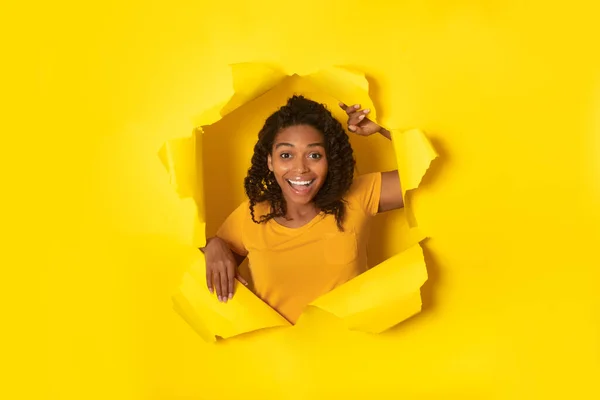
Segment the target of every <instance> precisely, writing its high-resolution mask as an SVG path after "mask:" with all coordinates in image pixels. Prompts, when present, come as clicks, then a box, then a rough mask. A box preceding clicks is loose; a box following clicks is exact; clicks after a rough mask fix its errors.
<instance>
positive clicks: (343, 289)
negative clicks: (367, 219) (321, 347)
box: [311, 244, 427, 333]
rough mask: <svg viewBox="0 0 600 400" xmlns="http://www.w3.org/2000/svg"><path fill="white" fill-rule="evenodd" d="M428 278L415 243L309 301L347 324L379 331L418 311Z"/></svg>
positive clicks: (420, 251) (350, 326) (418, 247)
mask: <svg viewBox="0 0 600 400" xmlns="http://www.w3.org/2000/svg"><path fill="white" fill-rule="evenodd" d="M425 281H427V268H426V267H425V261H424V259H423V251H422V249H421V247H420V246H419V245H418V244H416V245H413V246H412V247H410V248H408V249H407V250H405V251H403V252H401V253H399V254H396V255H395V256H393V257H392V258H389V259H387V260H385V261H384V262H382V263H381V264H379V265H377V266H375V267H374V268H371V269H370V270H368V271H367V272H365V273H363V274H361V275H359V276H357V277H356V278H354V279H352V280H351V281H348V282H346V283H345V284H343V285H341V286H339V287H337V288H335V290H333V291H331V292H329V293H327V294H325V295H323V296H321V297H320V298H318V299H317V300H316V301H314V302H313V303H311V306H314V307H318V308H320V309H322V310H324V311H327V312H329V313H330V314H333V315H335V316H336V317H338V318H340V319H342V320H343V321H344V322H345V323H346V325H347V326H348V328H350V329H355V330H361V331H366V332H371V333H379V332H383V331H384V330H386V329H388V328H391V327H392V326H394V325H396V324H398V322H400V321H403V320H405V319H407V318H409V317H411V316H413V315H415V314H417V313H418V312H419V311H421V296H420V289H421V286H422V285H423V284H424V283H425Z"/></svg>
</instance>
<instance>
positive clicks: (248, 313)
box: [159, 63, 437, 341]
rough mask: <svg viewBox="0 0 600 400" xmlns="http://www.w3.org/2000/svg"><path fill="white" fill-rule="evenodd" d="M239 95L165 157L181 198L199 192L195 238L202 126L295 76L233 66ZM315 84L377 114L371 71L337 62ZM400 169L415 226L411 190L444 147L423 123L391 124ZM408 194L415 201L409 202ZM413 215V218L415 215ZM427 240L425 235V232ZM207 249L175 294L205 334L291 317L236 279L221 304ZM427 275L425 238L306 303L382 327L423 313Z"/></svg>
mask: <svg viewBox="0 0 600 400" xmlns="http://www.w3.org/2000/svg"><path fill="white" fill-rule="evenodd" d="M232 77H233V88H234V94H233V95H232V96H231V97H230V99H229V100H227V101H224V102H221V103H219V104H217V105H215V106H213V107H210V108H209V109H207V110H206V111H204V112H203V113H201V114H200V115H199V116H198V117H197V118H196V119H195V122H196V123H197V126H199V127H198V128H197V130H196V132H194V134H192V136H191V137H188V138H183V139H175V140H171V141H169V142H167V143H166V144H165V145H164V146H163V147H162V148H161V149H160V151H159V158H160V159H161V161H162V163H163V165H165V168H166V169H167V171H168V173H169V175H170V178H171V183H172V184H173V187H174V189H175V190H176V192H177V193H178V195H179V196H180V197H181V198H182V199H186V198H193V199H194V200H195V202H196V205H197V215H196V223H195V231H194V238H193V243H194V245H195V246H197V247H201V246H203V245H204V244H205V241H206V238H205V210H204V197H203V196H204V193H203V184H202V177H203V171H202V170H201V164H202V163H198V162H197V154H201V151H202V133H203V130H202V126H206V125H211V124H213V123H215V122H217V121H219V120H220V119H221V118H223V117H225V116H226V115H227V114H229V113H230V112H231V111H233V110H235V109H236V108H238V107H241V106H243V105H244V104H246V103H248V102H250V101H252V100H253V99H256V98H257V97H259V96H261V95H262V94H264V93H266V92H268V91H269V90H271V89H272V88H274V87H276V86H277V85H278V84H279V83H281V82H282V81H283V80H284V79H286V78H288V77H289V76H288V75H284V74H282V73H281V72H278V71H276V70H274V69H272V68H270V67H268V66H266V65H263V64H252V63H243V64H235V65H233V66H232ZM302 78H303V79H307V80H309V81H310V83H311V84H312V85H313V86H315V87H316V88H318V89H319V90H321V91H323V92H324V93H326V94H328V95H329V96H331V97H333V98H335V99H336V100H338V101H342V102H344V103H346V104H355V103H359V104H361V106H362V107H363V108H370V109H371V113H370V115H369V118H372V119H373V120H375V121H376V110H375V106H374V104H373V102H372V100H371V98H370V97H369V85H368V81H367V80H366V78H365V76H364V74H361V73H357V72H354V71H351V70H349V69H345V68H341V67H331V68H327V69H323V70H321V71H317V72H315V73H311V74H308V75H306V76H302ZM391 132H392V143H393V148H394V151H395V155H396V159H397V165H398V170H399V174H400V178H401V182H402V191H403V196H404V199H405V208H407V210H406V213H405V214H406V215H407V219H408V221H409V224H410V226H411V227H414V226H416V221H415V219H414V215H412V211H410V205H409V204H408V203H410V200H409V198H410V196H409V195H410V193H409V192H410V191H412V190H414V189H416V188H417V187H418V186H419V184H420V182H421V179H422V177H423V176H424V174H425V172H426V171H427V169H428V168H429V165H430V164H431V162H432V160H433V159H435V158H436V157H437V153H436V152H435V150H434V149H433V147H432V146H431V144H430V143H429V141H428V140H427V138H426V137H425V135H424V134H423V132H421V131H420V130H418V129H412V130H409V131H406V132H403V131H400V130H393V129H392V130H391ZM407 200H408V201H407ZM411 221H412V222H411ZM419 240H420V239H419ZM205 280H206V278H205V261H204V257H203V255H202V253H200V252H199V258H198V260H197V261H196V263H194V264H193V265H192V267H191V268H190V270H189V271H188V272H186V273H185V274H184V276H183V278H182V283H181V286H180V288H179V291H178V292H177V293H176V294H175V295H174V296H173V302H174V308H175V311H176V312H177V313H178V314H179V315H180V316H181V317H182V318H183V319H184V320H185V321H186V322H187V323H188V324H189V325H190V326H191V327H192V328H193V329H194V330H195V331H196V332H197V333H198V334H199V335H200V336H201V337H202V338H203V339H204V340H206V341H215V340H216V338H217V337H221V338H230V337H233V336H236V335H240V334H243V333H246V332H252V331H256V330H259V329H264V328H273V327H286V326H290V325H291V324H290V323H289V322H288V321H287V320H286V319H285V318H283V317H282V316H281V315H280V314H278V313H277V312H276V311H275V310H273V309H272V308H271V307H269V306H268V305H267V304H266V303H264V302H263V301H262V300H261V299H259V298H258V297H257V296H256V295H254V293H252V292H251V291H250V290H249V289H247V288H246V287H244V286H243V285H241V284H239V282H237V281H236V287H235V295H234V297H233V299H231V300H229V301H228V302H227V303H220V302H219V301H218V300H217V298H216V295H214V294H211V293H210V292H209V291H208V289H207V287H206V282H205ZM426 280H427V269H426V266H425V261H424V259H423V253H422V250H421V247H420V246H419V244H418V242H415V243H414V245H412V246H410V247H408V249H407V250H405V251H403V252H400V253H398V254H397V255H395V256H393V257H391V258H389V259H388V260H386V261H384V262H382V263H380V264H379V265H377V266H375V267H374V268H372V269H370V270H369V271H367V272H365V273H364V274H362V275H360V276H358V277H356V278H354V279H353V280H351V281H349V282H347V283H345V284H344V285H341V286H339V287H337V288H335V289H334V290H332V291H331V292H329V293H326V294H325V295H323V296H321V297H320V298H319V299H317V300H315V301H314V302H313V303H311V305H310V306H307V307H318V308H320V309H322V310H324V311H326V312H328V313H330V314H332V315H335V316H336V317H338V318H340V319H342V320H343V321H344V323H345V324H346V326H348V328H349V329H355V330H361V331H365V332H372V333H379V332H382V331H384V330H386V329H388V328H390V327H392V326H394V325H397V324H398V323H400V322H402V321H403V320H405V319H407V318H409V317H411V316H413V315H414V314H416V313H418V312H419V311H420V309H421V297H420V288H421V286H422V285H423V283H424V282H425V281H426Z"/></svg>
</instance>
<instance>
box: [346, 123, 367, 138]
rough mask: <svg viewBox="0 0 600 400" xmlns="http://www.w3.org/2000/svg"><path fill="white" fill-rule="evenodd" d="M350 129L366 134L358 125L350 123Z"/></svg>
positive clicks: (359, 133)
mask: <svg viewBox="0 0 600 400" xmlns="http://www.w3.org/2000/svg"><path fill="white" fill-rule="evenodd" d="M348 130H350V131H352V132H354V133H356V134H357V135H363V136H364V135H365V132H364V130H363V129H362V128H361V127H360V126H358V125H348Z"/></svg>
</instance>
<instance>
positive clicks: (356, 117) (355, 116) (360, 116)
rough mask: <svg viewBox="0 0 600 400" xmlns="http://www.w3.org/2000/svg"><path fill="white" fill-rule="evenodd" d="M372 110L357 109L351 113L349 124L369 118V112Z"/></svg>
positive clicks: (355, 123) (356, 123) (358, 122)
mask: <svg viewBox="0 0 600 400" xmlns="http://www.w3.org/2000/svg"><path fill="white" fill-rule="evenodd" d="M370 111H371V110H369V109H368V108H367V109H364V110H362V111H357V112H355V113H352V114H350V117H349V118H348V125H358V124H360V123H361V122H362V121H363V120H365V119H366V118H367V114H369V112H370Z"/></svg>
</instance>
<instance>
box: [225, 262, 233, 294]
mask: <svg viewBox="0 0 600 400" xmlns="http://www.w3.org/2000/svg"><path fill="white" fill-rule="evenodd" d="M234 283H235V266H234V265H233V263H232V262H230V263H229V264H228V266H227V289H228V297H229V299H231V298H232V297H233V284H234Z"/></svg>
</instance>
